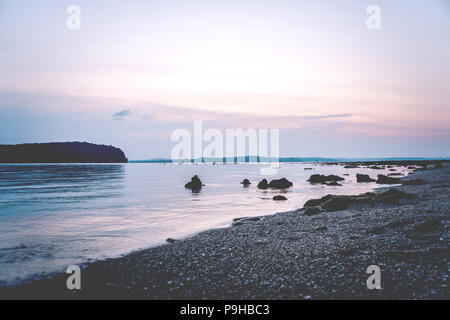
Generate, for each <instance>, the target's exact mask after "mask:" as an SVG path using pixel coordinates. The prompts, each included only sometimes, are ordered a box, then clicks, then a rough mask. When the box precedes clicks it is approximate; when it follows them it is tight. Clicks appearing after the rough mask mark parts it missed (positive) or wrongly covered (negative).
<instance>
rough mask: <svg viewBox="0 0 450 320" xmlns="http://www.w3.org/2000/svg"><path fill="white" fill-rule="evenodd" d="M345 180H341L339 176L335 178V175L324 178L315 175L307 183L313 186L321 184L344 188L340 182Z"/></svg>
mask: <svg viewBox="0 0 450 320" xmlns="http://www.w3.org/2000/svg"><path fill="white" fill-rule="evenodd" d="M343 180H345V179H344V178H341V177H339V176H335V175H329V176H324V175H321V174H313V175H312V176H311V177H309V179H308V180H306V181H309V182H310V183H311V184H316V183H320V184H325V185H327V186H342V184H339V183H338V181H343Z"/></svg>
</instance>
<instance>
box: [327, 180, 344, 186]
mask: <svg viewBox="0 0 450 320" xmlns="http://www.w3.org/2000/svg"><path fill="white" fill-rule="evenodd" d="M325 184H326V185H327V186H330V187H342V184H340V183H337V182H336V181H333V182H328V183H325Z"/></svg>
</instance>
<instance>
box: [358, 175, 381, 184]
mask: <svg viewBox="0 0 450 320" xmlns="http://www.w3.org/2000/svg"><path fill="white" fill-rule="evenodd" d="M356 181H357V182H360V183H361V182H375V181H376V180H375V179H372V178H371V177H370V176H369V175H368V174H359V173H358V174H356Z"/></svg>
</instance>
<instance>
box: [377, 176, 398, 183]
mask: <svg viewBox="0 0 450 320" xmlns="http://www.w3.org/2000/svg"><path fill="white" fill-rule="evenodd" d="M377 183H378V184H400V183H401V180H400V178H392V177H388V176H385V175H383V174H379V175H378V180H377Z"/></svg>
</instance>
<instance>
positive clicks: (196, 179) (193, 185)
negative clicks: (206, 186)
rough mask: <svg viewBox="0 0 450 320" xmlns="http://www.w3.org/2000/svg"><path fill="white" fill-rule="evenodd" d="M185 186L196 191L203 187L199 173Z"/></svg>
mask: <svg viewBox="0 0 450 320" xmlns="http://www.w3.org/2000/svg"><path fill="white" fill-rule="evenodd" d="M184 187H185V188H186V189H191V190H192V191H194V192H196V191H200V190H201V189H202V187H203V184H202V181H201V180H200V178H199V177H198V176H197V175H195V176H194V177H192V179H191V182H188V183H186V184H185V185H184Z"/></svg>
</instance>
